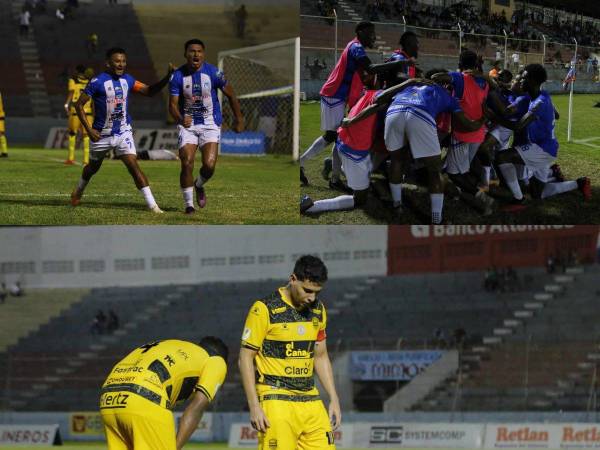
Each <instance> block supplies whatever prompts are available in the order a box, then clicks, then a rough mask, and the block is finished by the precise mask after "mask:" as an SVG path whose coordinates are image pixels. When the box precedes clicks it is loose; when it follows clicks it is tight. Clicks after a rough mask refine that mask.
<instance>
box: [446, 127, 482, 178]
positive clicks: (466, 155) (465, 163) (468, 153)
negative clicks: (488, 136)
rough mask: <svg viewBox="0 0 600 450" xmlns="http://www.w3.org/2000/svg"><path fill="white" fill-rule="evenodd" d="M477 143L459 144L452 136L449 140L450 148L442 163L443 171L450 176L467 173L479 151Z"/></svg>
mask: <svg viewBox="0 0 600 450" xmlns="http://www.w3.org/2000/svg"><path fill="white" fill-rule="evenodd" d="M480 145H481V143H479V142H461V141H457V140H456V138H455V137H454V136H452V138H451V139H450V148H449V149H448V155H447V156H446V162H445V163H444V170H445V171H446V172H447V173H450V174H457V173H461V174H462V173H467V172H469V169H470V168H471V161H473V158H475V154H476V153H477V150H478V149H479V146H480Z"/></svg>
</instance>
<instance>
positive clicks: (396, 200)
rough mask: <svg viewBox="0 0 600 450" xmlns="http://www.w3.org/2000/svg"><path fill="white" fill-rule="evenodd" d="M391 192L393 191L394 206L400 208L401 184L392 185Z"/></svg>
mask: <svg viewBox="0 0 600 450" xmlns="http://www.w3.org/2000/svg"><path fill="white" fill-rule="evenodd" d="M390 191H392V200H394V206H400V205H401V204H402V185H401V184H400V183H398V184H395V183H390Z"/></svg>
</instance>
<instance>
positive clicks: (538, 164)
mask: <svg viewBox="0 0 600 450" xmlns="http://www.w3.org/2000/svg"><path fill="white" fill-rule="evenodd" d="M515 150H516V151H517V152H519V156H520V157H521V159H522V160H523V161H524V162H525V165H526V166H527V168H528V169H530V170H531V172H532V175H533V176H534V177H535V178H537V179H538V180H540V181H542V182H544V183H545V182H546V181H547V180H548V171H549V169H550V166H551V165H552V164H554V161H555V160H556V158H555V157H554V156H552V155H551V154H550V153H547V152H545V151H544V149H543V148H542V147H540V146H539V145H537V144H533V143H530V144H525V145H516V146H515Z"/></svg>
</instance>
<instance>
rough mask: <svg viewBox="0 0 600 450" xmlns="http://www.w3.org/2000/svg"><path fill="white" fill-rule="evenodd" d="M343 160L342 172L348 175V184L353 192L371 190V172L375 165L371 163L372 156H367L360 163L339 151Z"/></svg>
mask: <svg viewBox="0 0 600 450" xmlns="http://www.w3.org/2000/svg"><path fill="white" fill-rule="evenodd" d="M338 153H339V155H340V159H341V160H342V170H343V171H344V173H345V174H346V184H347V185H348V187H349V188H350V189H352V190H353V191H364V190H365V189H369V184H370V181H371V171H372V170H373V164H372V163H371V155H367V156H366V157H365V158H362V159H361V160H359V161H356V160H355V159H352V158H351V157H350V156H348V155H346V154H345V153H344V152H340V151H338Z"/></svg>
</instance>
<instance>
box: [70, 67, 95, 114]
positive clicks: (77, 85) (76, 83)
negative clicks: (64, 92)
mask: <svg viewBox="0 0 600 450" xmlns="http://www.w3.org/2000/svg"><path fill="white" fill-rule="evenodd" d="M89 81H90V80H88V79H87V78H80V77H77V76H75V77H73V78H69V88H68V89H69V92H70V91H73V98H72V99H71V105H72V106H71V108H70V111H69V112H70V113H71V114H77V113H76V112H75V107H74V106H73V105H75V103H77V100H79V97H80V96H81V93H82V92H83V90H84V89H85V87H86V86H87V84H88V82H89ZM83 111H84V112H85V113H86V114H92V102H87V103H86V104H85V106H84V107H83Z"/></svg>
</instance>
